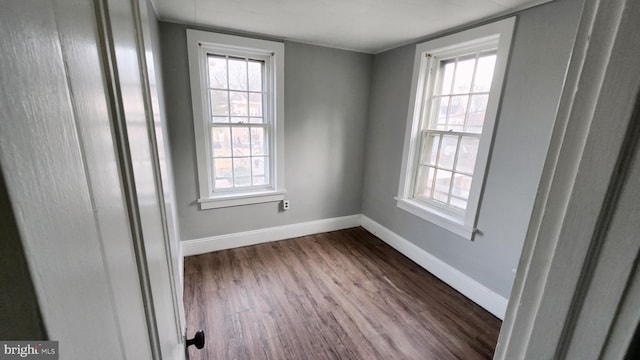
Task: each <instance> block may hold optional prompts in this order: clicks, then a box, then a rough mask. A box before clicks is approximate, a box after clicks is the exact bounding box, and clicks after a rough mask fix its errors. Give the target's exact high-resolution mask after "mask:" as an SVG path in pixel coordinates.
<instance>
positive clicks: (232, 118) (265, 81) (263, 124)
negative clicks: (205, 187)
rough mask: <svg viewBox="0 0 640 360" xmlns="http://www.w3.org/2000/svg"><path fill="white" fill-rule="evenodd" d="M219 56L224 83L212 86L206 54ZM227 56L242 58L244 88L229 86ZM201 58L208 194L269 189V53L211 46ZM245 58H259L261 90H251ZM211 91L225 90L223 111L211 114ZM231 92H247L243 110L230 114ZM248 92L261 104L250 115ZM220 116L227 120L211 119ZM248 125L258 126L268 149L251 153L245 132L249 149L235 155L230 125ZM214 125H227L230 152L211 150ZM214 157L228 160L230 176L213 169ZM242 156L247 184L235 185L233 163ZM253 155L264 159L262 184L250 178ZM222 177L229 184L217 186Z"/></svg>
mask: <svg viewBox="0 0 640 360" xmlns="http://www.w3.org/2000/svg"><path fill="white" fill-rule="evenodd" d="M212 56H213V57H219V58H222V59H225V61H226V69H225V70H226V74H225V75H226V76H225V84H224V85H225V86H212V85H211V82H210V76H211V74H210V68H209V64H208V61H209V58H210V57H212ZM229 60H242V61H244V62H245V63H246V79H245V81H246V82H247V84H246V88H244V89H242V88H240V89H235V88H232V86H231V79H230V78H231V76H230V70H229ZM201 61H202V62H203V69H204V72H203V75H204V76H203V78H202V79H201V83H202V87H203V92H204V93H205V94H206V95H207V97H206V100H207V101H206V102H207V105H208V106H206V109H205V119H203V120H204V121H205V122H207V129H208V134H207V136H206V137H205V138H206V140H207V142H208V144H207V153H208V155H209V156H208V159H209V161H208V163H207V167H208V173H209V188H210V194H211V195H216V194H220V195H223V194H230V193H238V192H251V191H257V190H266V189H273V188H274V187H275V183H274V181H275V176H274V175H275V166H274V159H275V158H274V156H275V154H274V150H275V149H274V143H275V139H274V132H273V131H272V130H273V111H272V104H271V99H272V95H271V91H273V90H272V84H271V79H270V76H271V72H270V69H269V67H270V66H269V64H270V61H271V59H270V57H269V56H268V55H265V56H264V57H260V56H255V54H253V55H252V54H245V53H242V52H237V51H233V50H230V51H215V50H211V49H205V50H204V51H203V53H202V60H201ZM249 62H260V63H261V73H262V74H261V90H260V91H256V90H251V85H250V84H249V81H250V79H249ZM211 91H224V92H226V93H227V96H226V97H227V99H226V100H227V107H226V114H214V113H213V111H212V106H213V105H212V103H211V101H212V95H211V94H210V92H211ZM232 92H237V93H245V94H247V101H248V103H247V114H244V115H242V114H240V115H238V114H233V113H232V103H231V102H232V100H231V96H230V94H231V93H232ZM251 94H260V95H261V100H262V108H261V116H260V117H259V116H252V114H251V110H250V105H249V103H250V96H251ZM222 118H226V119H228V122H222V121H214V119H222ZM240 119H245V120H240ZM254 119H261V121H260V122H255V121H254ZM242 127H245V128H248V129H249V132H251V129H252V128H262V129H263V131H264V140H263V141H266V142H267V146H268V150H267V151H266V154H265V155H255V156H254V155H253V154H252V153H251V149H252V144H251V141H252V136H251V133H249V136H248V137H249V145H248V147H249V149H250V153H249V155H248V156H238V155H234V153H233V152H234V149H233V143H234V140H233V138H232V137H233V135H232V134H231V132H232V130H233V128H242ZM215 128H227V129H229V133H230V140H229V141H230V146H231V148H230V155H229V156H216V155H215V154H214V152H213V150H212V149H213V147H214V146H215V145H216V140H215V139H213V134H212V129H215ZM216 159H218V160H223V159H229V160H230V162H231V167H230V172H231V176H219V174H217V170H216V166H215V161H216ZM244 159H248V160H249V174H248V176H246V177H247V178H248V180H249V184H250V185H238V182H237V181H236V180H237V178H238V177H237V174H236V169H237V168H236V163H237V162H239V161H240V160H244ZM254 159H262V160H263V161H264V162H265V163H264V165H263V166H264V169H265V170H264V171H265V173H264V175H263V176H262V177H263V178H264V181H265V183H264V184H254V183H253V182H254V180H255V178H256V176H254V173H253V171H254V170H253V166H252V165H253V160H254ZM243 177H245V176H243ZM224 179H228V180H230V183H231V185H230V186H218V185H217V184H216V183H217V181H219V180H224Z"/></svg>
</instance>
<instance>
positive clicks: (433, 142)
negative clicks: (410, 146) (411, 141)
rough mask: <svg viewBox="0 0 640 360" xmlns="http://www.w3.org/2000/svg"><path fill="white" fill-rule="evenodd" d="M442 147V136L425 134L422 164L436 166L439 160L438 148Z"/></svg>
mask: <svg viewBox="0 0 640 360" xmlns="http://www.w3.org/2000/svg"><path fill="white" fill-rule="evenodd" d="M439 147H440V135H437V134H425V136H424V144H423V145H422V158H421V159H420V162H421V163H423V164H429V165H435V164H436V159H437V158H438V148H439Z"/></svg>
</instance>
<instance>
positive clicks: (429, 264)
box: [361, 215, 509, 320]
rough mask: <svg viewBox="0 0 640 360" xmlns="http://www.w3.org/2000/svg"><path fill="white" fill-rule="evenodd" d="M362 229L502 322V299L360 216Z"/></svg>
mask: <svg viewBox="0 0 640 360" xmlns="http://www.w3.org/2000/svg"><path fill="white" fill-rule="evenodd" d="M361 226H362V227H363V228H365V229H366V230H367V231H369V232H370V233H372V234H373V235H375V236H377V237H378V238H380V239H381V240H382V241H384V242H385V243H387V244H388V245H389V246H391V247H392V248H394V249H396V250H398V251H399V252H400V253H402V254H403V255H404V256H406V257H408V258H409V259H411V260H412V261H413V262H415V263H416V264H418V265H420V266H421V267H423V268H424V269H425V270H427V271H428V272H430V273H431V274H433V275H434V276H435V277H437V278H438V279H440V280H442V281H443V282H445V283H446V284H447V285H449V286H451V287H452V288H454V289H456V290H457V291H459V292H460V293H461V294H462V295H464V296H466V297H467V298H469V299H470V300H471V301H473V302H475V303H476V304H478V305H480V306H482V307H483V308H484V309H485V310H487V311H488V312H490V313H492V314H493V315H495V316H496V317H498V318H499V319H500V320H502V319H504V315H505V312H506V310H507V303H508V301H509V300H508V299H506V298H505V297H503V296H501V295H499V294H498V293H496V292H494V291H493V290H491V289H489V288H487V287H486V286H484V285H482V284H480V283H479V282H477V281H476V280H474V279H472V278H470V277H469V276H467V275H465V274H463V273H462V272H461V271H460V270H458V269H456V268H454V267H453V266H451V265H449V264H447V263H445V262H444V261H442V260H440V259H438V258H437V257H435V256H433V255H431V254H430V253H428V252H427V251H425V250H424V249H422V248H420V247H418V246H417V245H415V244H414V243H412V242H410V241H409V240H407V239H405V238H403V237H402V236H400V235H398V234H396V233H394V232H393V231H391V230H389V229H387V228H386V227H384V226H382V225H380V224H379V223H377V222H375V221H374V220H372V219H370V218H368V217H367V216H364V215H362V224H361Z"/></svg>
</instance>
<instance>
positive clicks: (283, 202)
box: [282, 200, 289, 210]
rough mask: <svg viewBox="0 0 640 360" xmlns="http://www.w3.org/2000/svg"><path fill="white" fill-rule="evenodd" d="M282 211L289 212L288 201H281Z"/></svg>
mask: <svg viewBox="0 0 640 360" xmlns="http://www.w3.org/2000/svg"><path fill="white" fill-rule="evenodd" d="M282 209H283V210H289V200H282Z"/></svg>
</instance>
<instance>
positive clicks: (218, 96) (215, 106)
mask: <svg viewBox="0 0 640 360" xmlns="http://www.w3.org/2000/svg"><path fill="white" fill-rule="evenodd" d="M209 94H210V97H211V115H212V116H227V115H229V98H228V95H229V94H228V92H227V91H225V90H211V91H209Z"/></svg>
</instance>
